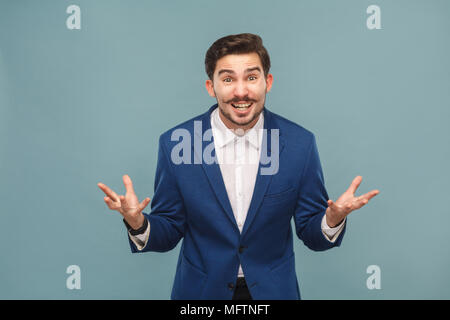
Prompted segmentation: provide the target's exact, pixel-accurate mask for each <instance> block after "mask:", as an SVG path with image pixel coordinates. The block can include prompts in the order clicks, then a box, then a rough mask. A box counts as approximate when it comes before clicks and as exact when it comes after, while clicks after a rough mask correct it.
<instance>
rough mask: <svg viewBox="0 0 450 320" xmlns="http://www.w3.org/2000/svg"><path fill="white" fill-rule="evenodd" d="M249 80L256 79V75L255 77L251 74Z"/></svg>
mask: <svg viewBox="0 0 450 320" xmlns="http://www.w3.org/2000/svg"><path fill="white" fill-rule="evenodd" d="M248 80H250V81H251V80H256V77H255V76H249V77H248Z"/></svg>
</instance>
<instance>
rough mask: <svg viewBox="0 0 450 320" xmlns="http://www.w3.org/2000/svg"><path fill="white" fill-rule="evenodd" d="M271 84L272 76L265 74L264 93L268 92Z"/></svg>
mask: <svg viewBox="0 0 450 320" xmlns="http://www.w3.org/2000/svg"><path fill="white" fill-rule="evenodd" d="M272 83H273V75H272V74H271V73H269V74H267V77H266V92H269V91H270V89H271V88H272Z"/></svg>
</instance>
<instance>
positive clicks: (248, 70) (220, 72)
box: [217, 67, 261, 76]
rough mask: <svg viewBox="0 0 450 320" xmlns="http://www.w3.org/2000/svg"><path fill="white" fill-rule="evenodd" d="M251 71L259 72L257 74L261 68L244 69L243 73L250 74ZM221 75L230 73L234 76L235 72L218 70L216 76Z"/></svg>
mask: <svg viewBox="0 0 450 320" xmlns="http://www.w3.org/2000/svg"><path fill="white" fill-rule="evenodd" d="M252 71H259V72H261V68H260V67H253V68H248V69H245V72H246V73H250V72H252ZM222 73H231V74H235V72H234V71H233V70H231V69H221V70H219V72H218V74H217V75H218V76H220V75H221V74H222Z"/></svg>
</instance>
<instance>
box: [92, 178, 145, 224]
mask: <svg viewBox="0 0 450 320" xmlns="http://www.w3.org/2000/svg"><path fill="white" fill-rule="evenodd" d="M122 178H123V184H124V185H125V188H126V191H127V192H126V194H125V196H122V195H120V196H119V195H117V193H115V192H114V191H113V190H111V189H110V188H109V187H108V186H106V185H105V184H103V183H98V184H97V186H98V187H99V188H100V189H101V190H102V191H103V192H104V193H105V195H106V197H104V198H103V200H104V201H105V203H106V205H107V206H108V208H109V209H111V210H115V211H118V212H120V213H121V214H122V216H123V217H124V219H125V220H126V221H127V223H128V224H129V225H130V226H131V227H132V228H133V229H139V228H140V227H141V226H142V225H143V224H144V219H145V217H144V215H143V214H142V211H143V210H144V209H145V207H146V206H147V205H148V204H149V203H150V198H145V199H144V200H143V201H142V202H141V203H139V200H138V198H137V196H136V194H135V193H134V189H133V182H132V181H131V179H130V177H129V176H128V175H124V176H123V177H122Z"/></svg>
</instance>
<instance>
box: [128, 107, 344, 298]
mask: <svg viewBox="0 0 450 320" xmlns="http://www.w3.org/2000/svg"><path fill="white" fill-rule="evenodd" d="M216 107H217V105H214V106H212V107H211V108H210V109H209V110H208V111H207V112H206V113H204V114H202V115H200V116H197V117H195V118H193V119H191V120H188V121H186V122H184V123H182V124H180V125H178V126H176V127H174V128H172V129H170V130H168V131H167V132H165V133H163V134H162V135H161V136H160V140H159V151H158V163H157V169H156V176H155V193H154V196H153V199H152V202H151V213H150V214H145V216H146V217H147V219H148V220H149V222H150V237H149V240H148V242H147V244H146V246H145V248H144V249H143V250H142V251H138V250H137V248H136V247H135V245H134V243H133V242H132V241H131V240H130V239H129V241H130V245H131V250H132V252H146V251H157V252H165V251H169V250H171V249H173V248H174V247H175V246H176V245H177V244H178V242H179V241H180V240H181V239H182V238H184V239H183V242H182V246H181V250H180V255H179V258H178V264H177V270H176V274H175V280H174V284H173V289H172V295H171V298H172V299H231V298H232V296H233V290H232V289H231V288H230V286H229V284H230V283H235V281H236V277H237V274H238V268H239V264H242V269H243V271H244V274H245V279H246V282H247V285H248V288H249V291H250V293H251V295H252V297H253V298H254V299H300V291H299V287H298V283H297V276H296V272H295V262H294V251H293V240H292V238H293V236H292V227H291V219H292V218H294V222H295V231H296V235H297V237H298V238H299V239H301V240H302V241H303V242H304V244H305V245H306V246H308V247H309V248H310V249H312V250H315V251H321V250H326V249H330V248H332V247H335V246H339V245H340V243H341V241H342V237H343V235H344V233H345V227H344V230H343V231H342V232H341V234H340V235H339V237H338V239H337V240H336V241H335V242H334V243H331V242H330V241H328V240H327V239H326V238H325V237H324V235H323V234H322V231H321V220H322V217H323V215H324V214H325V210H326V208H327V200H328V195H327V192H326V190H325V186H324V178H323V173H322V168H321V165H320V160H319V154H318V151H317V146H316V142H315V138H314V135H313V134H312V133H311V132H309V131H308V130H306V129H304V128H303V127H301V126H299V125H297V124H295V123H293V122H291V121H289V120H287V119H285V118H283V117H281V116H279V115H277V114H275V113H272V112H270V111H269V110H267V108H264V128H265V129H268V138H267V141H270V133H271V132H270V129H279V170H278V172H277V173H276V174H275V175H261V171H260V170H258V174H257V178H256V183H255V189H254V193H253V197H252V200H251V204H250V208H249V210H248V213H247V218H246V220H245V224H244V227H243V230H242V233H240V231H239V228H238V226H237V224H236V221H235V218H234V215H233V212H232V209H231V205H230V201H229V199H228V196H227V192H226V190H225V185H224V182H223V179H222V175H221V171H220V167H219V165H218V164H216V163H214V164H206V163H205V161H202V163H201V164H194V158H195V157H197V159H196V160H197V162H199V159H200V158H201V155H200V154H199V150H200V149H201V150H202V151H203V150H204V149H205V147H206V146H208V145H210V144H211V141H203V142H201V148H199V145H197V148H194V143H192V150H191V151H192V152H191V159H192V164H178V165H177V164H174V163H173V162H172V161H171V153H172V148H173V147H174V146H175V145H177V144H179V143H180V141H172V140H171V135H172V132H173V131H174V130H175V129H182V128H184V129H186V130H188V131H189V133H190V135H191V137H192V140H194V136H195V135H197V139H198V140H199V139H201V138H199V137H200V134H201V133H202V132H204V131H205V130H208V129H210V128H211V124H210V115H211V112H212V111H213V110H214V109H215V108H216ZM194 121H201V125H202V126H201V128H202V130H201V131H199V130H198V124H199V123H200V122H197V129H196V130H194ZM198 140H197V141H198ZM263 144H264V147H266V146H267V148H268V149H269V153H270V152H271V150H270V148H271V147H270V144H269V143H268V144H265V143H264V142H263ZM262 150H264V148H263V149H262ZM186 155H189V153H187V154H186ZM266 166H267V167H268V166H269V164H267V165H266ZM262 167H264V165H263V164H261V163H260V169H261V168H262Z"/></svg>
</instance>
